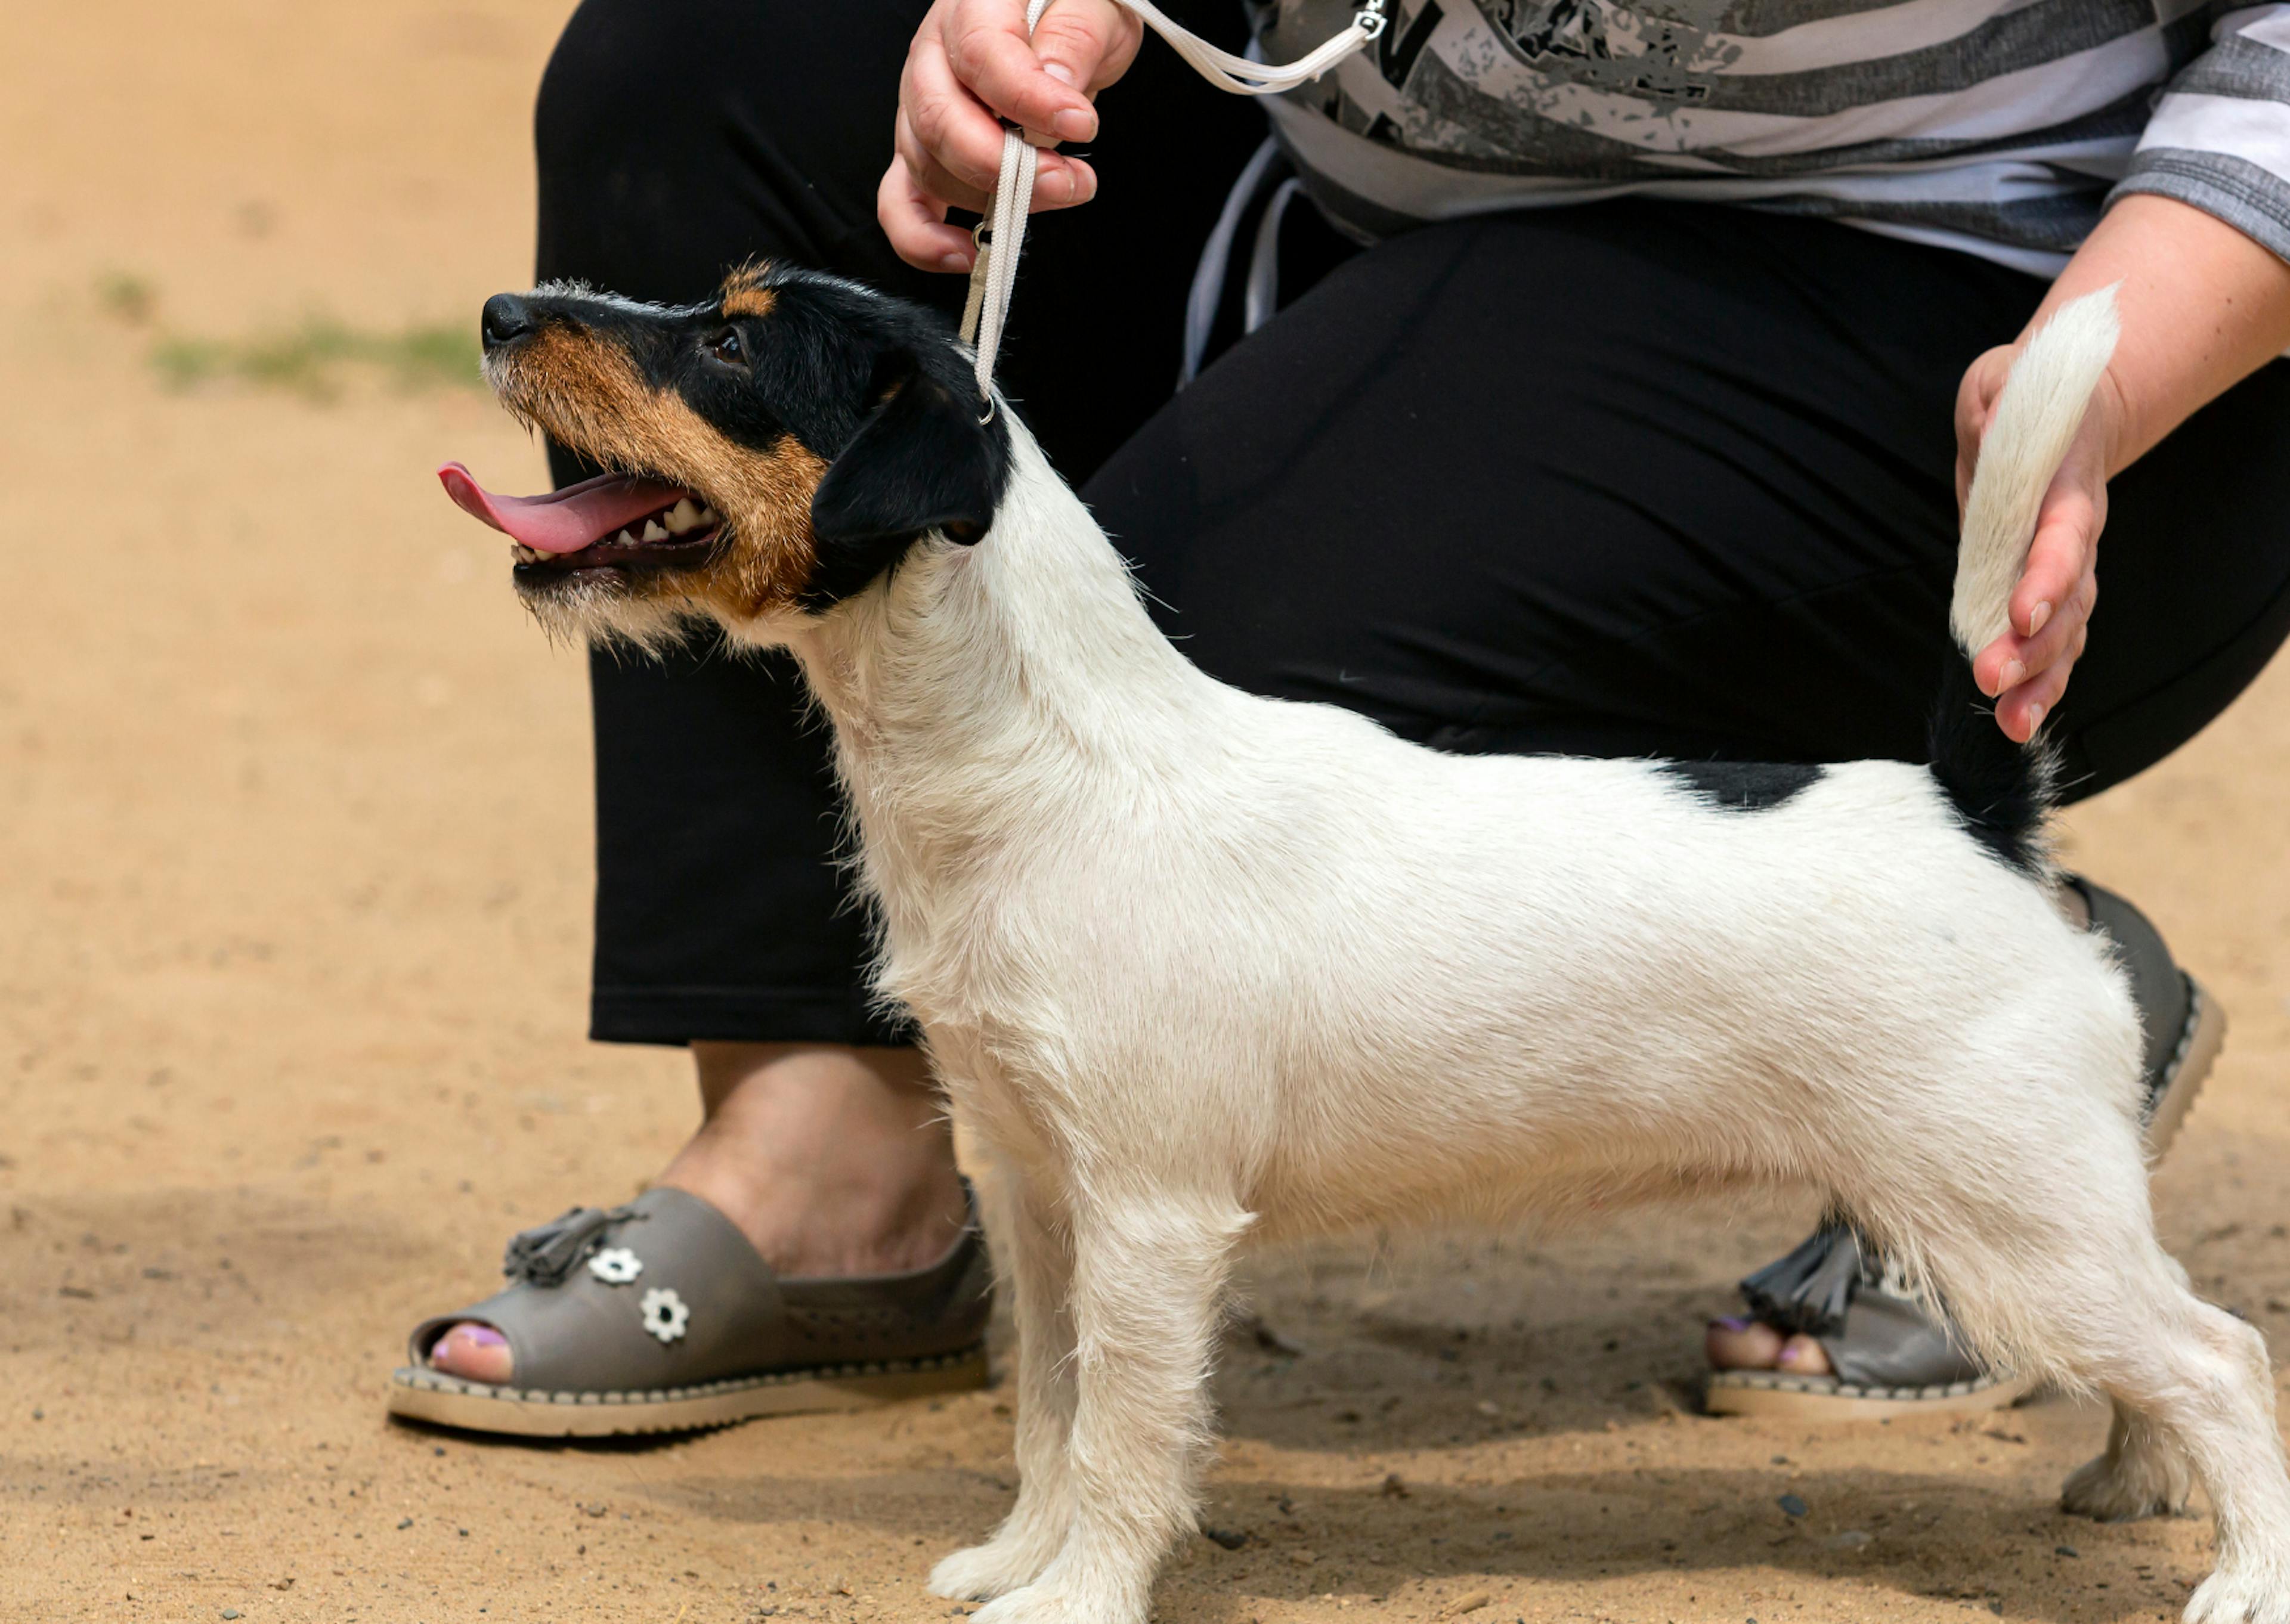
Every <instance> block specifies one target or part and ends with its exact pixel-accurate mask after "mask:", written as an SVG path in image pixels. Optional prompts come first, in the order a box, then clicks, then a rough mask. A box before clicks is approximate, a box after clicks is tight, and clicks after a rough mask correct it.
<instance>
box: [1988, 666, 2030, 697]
mask: <svg viewBox="0 0 2290 1624" xmlns="http://www.w3.org/2000/svg"><path fill="white" fill-rule="evenodd" d="M2027 680H2028V668H2027V666H2026V665H2025V664H2023V663H2022V661H2020V660H2006V661H2005V662H2004V669H2003V670H2002V671H2001V672H1999V673H1998V675H1997V677H1996V692H1998V693H2008V692H2011V691H2012V690H2013V689H2014V688H2016V687H2018V686H2019V685H2020V684H2022V683H2024V682H2026V681H2027Z"/></svg>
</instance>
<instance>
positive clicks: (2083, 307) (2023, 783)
mask: <svg viewBox="0 0 2290 1624" xmlns="http://www.w3.org/2000/svg"><path fill="white" fill-rule="evenodd" d="M2117 334H2118V326H2117V323H2116V318H2115V290H2114V289H2113V288H2111V287H2109V288H2102V289H2101V290H2100V291H2099V292H2096V293H2090V294H2086V296H2085V297H2083V298H2081V299H2078V300H2076V301H2075V302H2074V303H2072V304H2069V305H2063V306H2062V307H2061V308H2060V309H2059V310H2058V312H2057V313H2055V314H2054V316H2053V317H2052V319H2051V320H2050V321H2049V322H2047V323H2046V324H2045V325H2044V330H2043V331H2042V332H2038V334H2037V335H2036V336H2035V338H2034V340H2031V341H2030V344H2029V345H2028V348H2026V350H2025V351H2023V352H2022V354H2021V356H2020V358H2019V359H2018V360H2017V361H2015V362H2014V363H2013V364H2012V372H2011V375H2010V376H2009V377H2008V378H2007V379H2006V380H2005V384H2004V392H2003V395H2002V396H2001V397H2000V398H1998V401H1997V403H1996V414H1995V416H1994V418H1993V419H1992V420H1990V423H1989V425H1988V433H1987V434H1986V436H1984V437H1983V438H1982V441H1981V446H1980V464H1979V468H1978V469H1977V470H1976V471H1975V472H1974V476H1973V480H1972V492H1971V494H1970V495H1969V496H1968V497H1966V500H1965V504H1964V539H1963V540H1962V542H1961V543H1960V545H1959V548H1958V553H1957V561H1956V596H1955V601H1954V603H1953V604H1951V605H1950V610H1949V617H1948V620H1949V629H1950V631H1951V632H1953V633H1954V634H1955V636H1956V643H1957V646H1958V648H1959V649H1960V650H1962V651H1963V656H1964V657H1963V659H1962V660H1950V661H1948V663H1947V667H1946V668H1945V669H1944V670H1943V671H1942V673H1941V683H1940V692H1939V694H1938V695H1937V697H1936V698H1935V700H1934V705H1933V715H1932V731H1931V734H1930V740H1929V748H1930V751H1931V756H1930V759H1931V763H1932V772H1933V777H1934V779H1936V780H1939V783H1940V787H1941V789H1942V793H1944V794H1945V795H1946V796H1948V799H1949V802H1950V804H1951V805H1953V806H1954V807H1955V808H1956V811H1957V815H1958V817H1959V818H1961V819H1962V820H1964V826H1965V828H1966V831H1967V832H1968V833H1970V834H1971V836H1973V838H1974V839H1975V840H1977V841H1979V842H1980V843H1981V844H1982V845H1984V846H1986V847H1987V848H1988V849H1989V850H1990V852H1993V853H1994V854H1995V855H1996V856H1997V857H1998V858H2000V859H2001V860H2003V861H2005V862H2006V863H2008V864H2010V865H2011V866H2012V867H2014V868H2019V869H2021V870H2022V871H2023V872H2025V873H2028V874H2030V875H2034V876H2045V875H2047V874H2049V873H2050V871H2051V856H2050V852H2049V848H2048V847H2047V845H2046V841H2045V836H2044V823H2045V819H2046V816H2047V815H2048V814H2049V812H2050V811H2051V809H2052V805H2053V803H2054V800H2055V799H2056V796H2055V793H2054V785H2053V779H2054V755H2053V752H2052V751H2050V750H2048V749H2046V748H2044V747H2043V745H2042V744H2041V743H2040V742H2039V740H2040V735H2039V736H2038V738H2037V739H2030V740H2029V743H2028V744H2027V745H2024V746H2023V745H2018V744H2014V742H2013V741H2012V740H2010V739H2008V738H2006V736H2005V734H2004V732H2003V730H2002V729H2001V728H1999V727H1998V725H1997V724H1996V716H1995V712H1994V707H1993V706H1992V704H1991V703H1990V701H1989V700H1987V698H1986V697H1985V696H1983V695H1982V693H1981V692H1980V691H1979V689H1978V688H1977V687H1976V686H1974V682H1973V676H1972V664H1971V662H1972V660H1973V659H1974V656H1976V655H1977V654H1978V653H1979V652H1980V651H1981V650H1982V649H1984V648H1986V647H1987V646H1988V645H1989V644H1990V643H1992V642H1994V641H1995V640H1996V639H1997V638H1998V637H2000V636H2003V635H2004V634H2005V632H2006V631H2007V630H2009V629H2010V606H2011V602H2012V591H2013V588H2015V587H2016V586H2018V585H2019V582H2020V574H2021V572H2022V570H2023V569H2025V568H2026V566H2027V563H2028V549H2029V548H2030V545H2031V544H2032V543H2033V542H2034V540H2035V536H2036V521H2037V518H2038V516H2039V514H2040V513H2041V511H2042V509H2043V505H2044V494H2045V492H2046V491H2048V490H2049V489H2050V488H2051V484H2052V479H2053V477H2054V476H2055V475H2057V474H2058V472H2059V471H2060V464H2061V463H2062V461H2063V460H2065V459H2066V457H2067V453H2068V447H2069V444H2070V443H2071V442H2072V441H2073V440H2074V439H2075V437H2076V433H2077V431H2078V429H2080V428H2082V427H2083V420H2084V413H2085V412H2086V411H2087V410H2088V409H2089V408H2090V405H2091V397H2092V391H2093V390H2094V389H2095V388H2098V387H2099V380H2100V374H2101V373H2102V372H2105V371H2106V370H2107V364H2108V361H2109V359H2110V357H2112V356H2113V355H2114V354H2115V340H2116V337H2117Z"/></svg>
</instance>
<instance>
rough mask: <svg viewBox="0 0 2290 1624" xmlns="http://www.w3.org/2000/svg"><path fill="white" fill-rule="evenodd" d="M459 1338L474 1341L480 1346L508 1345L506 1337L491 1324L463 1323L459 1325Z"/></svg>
mask: <svg viewBox="0 0 2290 1624" xmlns="http://www.w3.org/2000/svg"><path fill="white" fill-rule="evenodd" d="M461 1340H463V1341H465V1342H474V1343H476V1345H477V1346H478V1347H480V1348H506V1347H508V1338H507V1337H505V1336H503V1335H502V1334H501V1333H500V1332H498V1331H496V1330H494V1329H493V1328H492V1326H491V1325H464V1326H462V1327H461Z"/></svg>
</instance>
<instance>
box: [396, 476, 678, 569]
mask: <svg viewBox="0 0 2290 1624" xmlns="http://www.w3.org/2000/svg"><path fill="white" fill-rule="evenodd" d="M437 477H438V479H439V480H440V481H442V482H443V483H444V486H445V494H446V495H448V496H450V497H452V499H453V505H454V506H455V507H457V508H460V509H461V511H462V512H464V513H467V514H471V515H474V516H476V517H477V518H481V519H483V520H484V522H485V523H486V524H490V525H492V527H493V528H494V529H495V530H498V531H500V532H502V533H503V534H505V535H509V536H514V537H516V540H519V541H522V542H524V544H525V545H526V546H527V547H529V548H532V549H534V550H535V551H536V552H542V553H577V552H579V551H580V550H581V548H584V547H589V546H592V545H593V544H595V543H596V542H598V541H601V540H604V539H605V537H607V536H609V535H611V534H612V533H613V532H614V531H616V530H618V529H620V528H621V526H622V525H623V524H632V523H634V522H635V521H636V520H637V519H640V518H642V517H644V516H645V515H646V514H648V513H657V512H659V511H660V510H661V508H667V507H671V506H673V505H674V504H675V501H676V499H677V497H679V496H682V495H684V494H685V492H683V491H682V490H681V489H680V488H678V487H677V486H675V485H669V484H661V482H660V481H659V480H657V479H635V478H631V477H629V476H627V475H624V474H600V475H598V476H597V477H596V478H594V479H584V480H582V481H581V483H580V484H577V485H567V486H565V487H564V489H563V490H562V491H553V492H550V493H549V494H548V495H547V496H495V495H494V494H493V493H492V492H490V491H488V490H486V489H485V488H484V486H483V485H481V484H478V483H477V482H476V478H475V477H474V476H471V474H470V473H469V470H468V469H467V468H463V467H462V466H461V465H460V463H458V462H449V463H447V464H446V465H445V466H444V468H439V469H438V470H437Z"/></svg>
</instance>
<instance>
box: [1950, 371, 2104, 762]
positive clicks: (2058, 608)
mask: <svg viewBox="0 0 2290 1624" xmlns="http://www.w3.org/2000/svg"><path fill="white" fill-rule="evenodd" d="M2022 348H2024V345H2023V344H2006V345H2001V346H1999V347H1998V348H1994V349H1991V350H1990V351H1989V352H1988V353H1987V354H1986V355H1983V356H1981V357H1980V358H1979V359H1978V360H1977V361H1974V363H1973V364H1972V365H1971V367H1970V368H1969V370H1967V371H1966V372H1965V374H1964V381H1963V383H1962V384H1961V385H1959V386H1958V389H1957V394H1956V502H1957V508H1958V512H1961V511H1962V510H1963V508H1964V501H1965V498H1966V495H1967V494H1968V493H1969V492H1971V489H1972V473H1973V469H1974V468H1976V467H1977V466H1978V464H1979V460H1980V443H1981V440H1982V437H1983V436H1985V435H1986V434H1987V432H1988V425H1989V423H1990V420H1992V419H1993V418H1994V416H1995V412H1996V399H1997V396H1998V395H2000V394H2002V393H2003V389H2004V380H2005V376H2006V374H2007V373H2008V372H2010V371H2011V370H2012V363H2013V362H2014V361H2015V360H2017V359H2018V358H2019V355H2020V351H2021V349H2022ZM2125 422H2126V412H2125V410H2124V403H2123V396H2122V392H2121V390H2120V389H2119V388H2117V386H2116V383H2115V380H2114V377H2113V375H2112V374H2111V373H2110V374H2108V375H2105V376H2103V377H2102V379H2101V380H2100V384H2099V388H2098V389H2097V390H2096V391H2094V394H2093V396H2092V401H2091V409H2090V411H2089V412H2086V413H2085V415H2084V420H2083V427H2082V428H2080V429H2079V430H2078V431H2077V434H2076V437H2075V439H2074V441H2073V443H2072V444H2070V445H2069V447H2068V454H2067V458H2066V460H2064V461H2063V462H2062V463H2061V465H2060V471H2059V472H2058V473H2057V474H2056V475H2054V476H2053V479H2052V484H2051V488H2050V489H2049V490H2047V491H2046V492H2044V500H2043V506H2042V507H2041V508H2039V509H2038V514H2037V519H2036V537H2035V541H2034V543H2033V545H2031V546H2030V548H2029V549H2028V561H2027V563H2026V564H2025V565H2024V566H2022V570H2021V572H2020V584H2019V585H2018V586H2016V587H2014V588H2013V590H2012V596H2011V600H2010V603H2009V605H2008V607H2007V610H2006V619H2007V620H2008V622H2009V625H2008V628H2007V629H2006V631H2005V633H2004V635H2003V636H1999V637H1998V638H1997V639H1996V640H1995V641H1994V642H1993V643H1990V644H1989V645H1988V646H1987V647H1986V648H1984V649H1982V650H1981V651H1980V652H1979V653H1978V654H1977V655H1976V656H1974V660H1973V662H1972V676H1973V681H1974V683H1976V684H1978V685H1979V688H1980V691H1981V692H1982V693H1984V694H1987V695H1988V696H1990V698H1991V699H1993V700H1995V701H1996V724H1997V725H1998V727H2000V728H2002V729H2003V730H2004V735H2005V737H2006V738H2007V739H2010V740H2014V742H2015V743H2019V744H2025V743H2027V742H2028V740H2030V739H2032V738H2034V737H2035V734H2036V730H2037V729H2038V728H2039V727H2041V726H2042V725H2043V724H2044V718H2045V717H2046V716H2048V715H2049V714H2050V713H2051V711H2052V709H2053V708H2054V707H2055V706H2056V705H2058V703H2059V702H2060V696H2061V695H2062V693H2064V692H2067V685H2068V676H2069V674H2070V672H2072V671H2073V670H2074V669H2075V662H2076V661H2077V660H2078V659H2079V658H2080V657H2081V656H2082V654H2083V649H2084V640H2085V638H2086V635H2087V633H2088V628H2089V625H2090V621H2091V612H2092V607H2093V605H2094V604H2096V603H2097V602H2098V601H2099V577H2098V574H2097V564H2098V558H2099V532H2100V530H2101V528H2102V526H2104V525H2105V524H2106V523H2107V474H2108V470H2109V468H2110V467H2112V466H2113V458H2114V454H2115V448H2116V446H2117V444H2118V441H2119V440H2120V439H2121V437H2122V434H2123V428H2124V424H2125Z"/></svg>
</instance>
